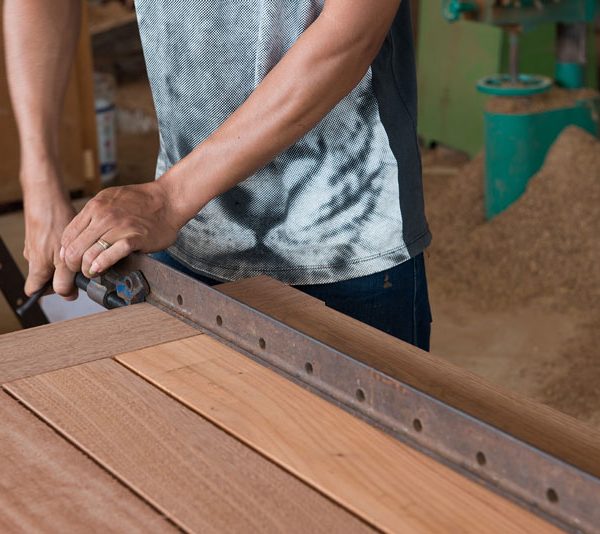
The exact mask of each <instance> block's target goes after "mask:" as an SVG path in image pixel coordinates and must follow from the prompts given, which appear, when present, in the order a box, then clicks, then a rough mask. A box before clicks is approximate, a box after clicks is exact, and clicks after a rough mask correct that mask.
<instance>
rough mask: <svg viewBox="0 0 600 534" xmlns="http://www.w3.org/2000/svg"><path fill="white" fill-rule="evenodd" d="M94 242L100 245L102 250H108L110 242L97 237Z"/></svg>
mask: <svg viewBox="0 0 600 534" xmlns="http://www.w3.org/2000/svg"><path fill="white" fill-rule="evenodd" d="M96 243H97V244H98V245H100V246H101V247H102V248H103V249H104V250H108V249H109V248H110V243H109V242H108V241H104V239H98V241H96Z"/></svg>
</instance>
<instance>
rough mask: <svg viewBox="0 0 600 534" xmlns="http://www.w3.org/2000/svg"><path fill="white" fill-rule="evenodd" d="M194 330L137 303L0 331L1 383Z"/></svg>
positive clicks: (182, 335) (164, 339) (133, 348)
mask: <svg viewBox="0 0 600 534" xmlns="http://www.w3.org/2000/svg"><path fill="white" fill-rule="evenodd" d="M196 334H198V331H197V330H194V329H193V328H192V327H190V326H188V325H186V324H185V323H183V322H181V321H180V320H178V319H175V318H173V317H171V316H170V315H168V314H167V313H165V312H163V311H161V310H159V309H158V308H155V307H154V306H151V305H150V304H136V305H135V306H129V307H126V308H120V309H118V310H112V311H110V312H104V313H98V314H96V315H91V316H87V317H81V318H78V319H73V320H70V321H63V322H60V323H54V324H49V325H44V326H40V327H37V328H30V329H27V330H20V331H18V332H11V333H9V334H4V335H2V336H0V384H1V383H3V382H9V381H11V380H17V379H19V378H24V377H27V376H32V375H36V374H39V373H46V372H48V371H53V370H54V369H61V368H63V367H69V366H71V365H77V364H80V363H84V362H89V361H92V360H98V359H100V358H107V357H109V356H113V355H115V354H119V353H121V352H127V351H131V350H136V349H139V348H143V347H148V346H151V345H155V344H157V343H164V342H166V341H173V340H175V339H181V338H184V337H188V336H192V335H196Z"/></svg>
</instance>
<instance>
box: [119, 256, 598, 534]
mask: <svg viewBox="0 0 600 534" xmlns="http://www.w3.org/2000/svg"><path fill="white" fill-rule="evenodd" d="M116 269H117V270H118V271H119V272H121V273H124V274H127V273H130V272H132V271H141V272H142V273H143V274H144V276H145V278H146V280H147V281H148V283H149V285H150V294H149V295H148V297H147V301H148V302H150V303H151V304H153V305H156V306H157V307H159V308H161V309H164V310H166V311H168V312H169V313H171V314H173V315H175V316H177V317H179V318H181V319H183V320H185V321H186V322H189V323H190V324H192V325H193V326H195V327H197V328H198V329H200V330H201V331H203V332H205V333H207V334H209V335H212V336H214V337H216V338H218V339H219V340H221V341H223V342H225V343H226V344H229V345H232V346H234V347H235V348H236V349H237V350H241V351H242V352H244V353H246V354H247V355H249V356H250V357H252V358H253V359H255V360H257V361H259V362H260V363H262V364H265V365H267V366H268V367H270V368H272V369H274V370H276V371H277V372H279V373H280V374H283V375H285V376H286V377H288V378H291V379H292V380H293V381H294V382H296V383H298V384H300V385H302V386H304V387H307V388H308V389H310V390H311V391H313V392H315V393H317V394H318V395H320V396H322V397H324V398H326V399H327V400H330V401H333V402H335V403H336V404H337V405H339V406H340V407H342V408H343V409H345V410H347V411H349V412H351V413H353V414H354V415H357V416H359V417H361V418H363V419H365V420H366V421H368V422H370V423H371V424H373V425H375V426H377V427H378V428H380V429H382V430H384V431H385V432H387V433H389V434H391V435H393V436H394V437H396V438H398V439H400V440H402V441H405V442H408V443H409V444H411V445H412V446H415V447H416V448H418V449H420V450H422V451H424V452H426V453H428V454H429V455H431V456H433V457H435V458H436V459H438V460H441V461H442V462H443V463H445V464H447V465H450V466H451V467H453V468H455V469H458V470H459V471H461V472H462V473H463V474H467V475H469V476H470V477H472V478H475V479H477V480H478V481H480V482H483V483H484V484H485V485H487V486H488V487H490V488H491V489H493V490H495V491H497V492H499V493H501V494H503V495H505V496H507V497H509V498H512V499H513V500H515V501H517V502H519V504H521V505H524V506H526V507H527V508H529V509H531V510H532V511H534V512H536V513H539V514H541V515H542V516H544V517H546V518H547V519H550V520H552V521H554V522H555V523H556V524H557V525H559V526H560V527H562V528H565V529H567V530H570V531H573V532H600V530H599V529H600V479H598V478H597V477H595V476H593V475H592V474H589V473H586V472H584V471H583V470H581V469H578V468H577V467H574V466H572V465H570V464H567V463H566V462H564V461H563V460H561V459H560V458H556V457H553V456H551V455H550V454H548V453H546V452H544V451H542V450H540V449H537V448H535V447H533V446H532V445H530V444H528V443H525V442H524V441H521V440H519V439H517V438H515V437H513V436H511V435H509V434H508V433H506V432H503V431H501V430H499V429H497V428H495V427H493V426H491V425H489V424H487V423H486V422H484V421H481V420H479V419H476V418H474V417H472V416H470V415H468V414H467V413H465V412H462V411H460V410H457V409H455V408H453V407H452V406H449V405H447V404H445V403H443V402H441V401H439V400H437V399H435V398H434V397H432V396H431V395H429V394H427V393H424V392H422V391H419V390H417V389H415V388H413V387H411V386H409V385H407V384H405V383H403V382H402V381H400V380H398V379H395V378H393V377H391V376H388V375H386V374H384V373H382V372H380V371H378V370H377V369H375V368H373V367H370V366H369V365H368V364H366V363H365V362H361V361H359V360H358V359H356V358H353V357H351V356H348V355H347V354H344V353H342V352H340V351H339V350H337V349H335V348H332V347H330V346H327V345H325V344H323V343H322V342H320V341H318V340H317V339H314V338H312V337H310V336H309V335H307V334H305V333H303V332H300V331H297V330H294V329H293V328H291V327H289V326H287V325H285V324H284V323H282V322H280V321H278V320H276V319H274V318H272V317H269V316H267V315H265V314H263V313H261V312H260V311H258V310H255V309H253V308H250V307H249V306H247V305H245V304H243V303H241V302H239V301H236V300H235V299H233V298H231V297H229V296H227V295H225V294H223V293H221V292H219V291H218V290H216V289H214V288H211V287H209V286H207V285H205V284H202V283H200V282H198V281H197V280H194V279H193V278H191V277H189V276H186V275H184V274H182V273H180V272H178V271H175V270H173V269H171V268H169V267H167V266H165V265H164V264H162V263H160V262H158V261H156V260H154V259H152V258H150V257H148V256H143V255H132V256H130V257H129V258H127V259H126V260H124V261H123V262H121V263H120V264H118V265H117V267H116Z"/></svg>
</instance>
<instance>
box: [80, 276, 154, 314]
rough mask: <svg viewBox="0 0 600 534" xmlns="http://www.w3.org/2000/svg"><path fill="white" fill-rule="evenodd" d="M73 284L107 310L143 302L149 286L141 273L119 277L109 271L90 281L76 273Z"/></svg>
mask: <svg viewBox="0 0 600 534" xmlns="http://www.w3.org/2000/svg"><path fill="white" fill-rule="evenodd" d="M75 283H76V285H77V287H78V288H80V289H83V290H84V291H85V292H87V294H88V297H90V299H92V300H93V301H94V302H96V303H98V304H100V305H101V306H104V307H105V308H107V309H109V310H111V309H114V308H121V307H123V306H129V305H131V304H137V303H139V302H144V301H145V300H146V297H147V296H148V295H149V294H150V286H149V285H148V282H147V281H146V279H145V278H144V275H143V274H142V272H141V271H132V272H130V273H128V274H125V275H121V274H119V273H118V272H116V271H113V270H109V271H107V272H106V273H104V274H102V275H100V276H97V277H95V278H92V279H90V278H86V277H85V276H83V274H81V273H78V274H77V276H76V278H75Z"/></svg>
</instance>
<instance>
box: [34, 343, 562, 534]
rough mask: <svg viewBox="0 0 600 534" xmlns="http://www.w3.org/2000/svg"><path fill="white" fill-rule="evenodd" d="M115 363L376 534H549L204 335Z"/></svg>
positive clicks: (520, 512) (508, 505) (514, 508)
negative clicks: (377, 532)
mask: <svg viewBox="0 0 600 534" xmlns="http://www.w3.org/2000/svg"><path fill="white" fill-rule="evenodd" d="M117 360H118V361H120V362H121V363H123V364H124V365H126V366H127V367H129V368H130V369H132V370H134V371H135V372H136V373H139V374H140V375H141V376H143V377H144V378H146V379H147V380H149V381H151V382H152V383H153V384H155V385H156V386H158V387H160V388H162V389H163V390H164V391H166V392H168V393H169V394H171V395H172V396H174V397H175V398H177V399H179V400H180V401H181V402H183V403H184V404H186V405H187V406H189V407H191V408H193V409H194V410H196V411H197V412H198V413H199V414H201V415H203V416H204V417H206V418H208V419H210V420H211V421H213V422H214V423H215V424H217V425H219V426H220V427H222V428H223V429H225V430H226V431H227V432H229V433H230V434H232V435H234V436H236V437H237V438H238V439H240V440H241V441H243V442H244V443H247V444H248V445H249V446H251V447H253V448H255V449H256V450H257V451H259V452H261V453H262V454H263V455H265V456H266V457H268V458H270V459H271V460H273V461H274V462H276V463H278V464H279V465H281V466H282V467H284V468H285V469H287V470H289V471H290V472H291V473H293V474H295V475H296V476H297V477H299V478H301V479H302V480H305V481H306V482H307V483H309V484H311V485H312V486H314V487H315V488H316V489H318V490H319V491H321V492H322V493H324V494H325V495H328V496H329V497H330V498H332V499H334V500H336V501H337V502H339V503H340V504H342V505H343V506H345V507H346V508H348V509H349V510H352V511H353V512H354V513H356V514H357V515H358V516H360V517H363V518H364V519H365V520H367V521H368V522H369V523H371V524H373V525H374V526H376V527H377V528H379V529H381V530H384V531H390V532H391V531H395V532H435V533H438V532H462V533H467V532H476V533H480V532H482V531H486V532H499V533H505V532H511V533H517V532H531V533H538V532H555V531H556V529H554V527H552V526H551V525H550V524H548V523H547V522H545V521H544V520H542V519H540V518H538V517H537V516H534V515H533V514H531V513H530V512H528V511H526V510H525V509H523V508H520V507H519V506H518V505H516V504H514V503H512V502H509V501H508V500H506V499H504V498H503V497H500V496H499V495H496V494H495V493H493V492H491V491H490V490H488V489H486V488H484V487H483V486H480V485H478V484H476V483H475V482H473V481H471V480H470V479H468V478H466V477H464V476H462V475H460V474H458V473H456V472H455V471H452V470H451V469H450V468H448V467H446V466H444V465H442V464H440V463H438V462H436V461H435V460H433V459H432V458H430V457H428V456H426V455H424V454H422V453H420V452H418V451H416V450H414V449H412V448H411V447H409V446H407V445H405V444H403V443H401V442H399V441H397V440H394V439H393V438H391V437H390V436H388V435H386V434H384V433H383V432H381V431H379V430H377V429H376V428H374V427H372V426H370V425H369V424H367V423H365V422H364V421H362V420H360V419H358V418H356V417H354V416H352V415H350V414H349V413H347V412H345V411H344V410H342V409H340V408H338V407H337V406H335V405H333V404H331V403H329V402H327V401H325V400H323V399H322V398H320V397H318V396H316V395H314V394H312V393H310V392H309V391H307V390H305V389H303V388H301V387H299V386H297V385H296V384H294V383H292V382H291V381H289V380H286V379H285V378H283V377H281V376H280V375H278V374H276V373H275V372H273V371H271V370H270V369H267V368H265V367H263V366H261V365H259V364H257V363H255V362H254V361H253V360H251V359H249V358H247V357H245V356H243V355H241V354H239V353H237V352H236V351H234V350H233V349H231V348H229V347H228V346H226V345H223V344H221V343H219V342H218V341H216V340H215V339H213V338H211V337H209V336H205V335H200V336H196V337H192V338H188V339H184V340H180V341H176V342H173V343H167V344H164V345H159V346H154V347H150V348H147V349H144V350H141V351H137V352H134V353H131V354H123V355H121V356H118V357H117ZM33 387H34V386H33V385H32V389H33Z"/></svg>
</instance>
